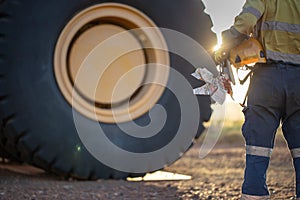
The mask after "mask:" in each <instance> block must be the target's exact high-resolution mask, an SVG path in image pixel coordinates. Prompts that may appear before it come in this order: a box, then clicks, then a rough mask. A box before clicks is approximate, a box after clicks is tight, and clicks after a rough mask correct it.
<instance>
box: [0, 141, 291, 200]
mask: <svg viewBox="0 0 300 200" xmlns="http://www.w3.org/2000/svg"><path fill="white" fill-rule="evenodd" d="M199 149H200V144H198V145H195V146H194V147H193V148H192V149H190V150H189V151H188V153H186V154H185V155H184V156H183V157H182V158H181V159H180V160H178V161H177V162H176V163H174V164H173V165H172V166H170V167H167V168H166V169H165V170H166V171H170V172H176V173H181V174H187V175H191V176H192V180H188V181H148V182H147V181H142V182H129V181H125V180H98V181H76V180H62V179H61V178H58V177H56V176H54V175H50V174H47V173H45V172H44V171H42V170H39V169H36V168H32V167H29V166H26V165H17V166H16V165H15V164H10V163H6V164H4V163H2V164H1V165H0V199H12V200H15V199H104V200H106V199H159V200H160V199H239V197H240V186H241V184H242V181H243V169H244V165H245V163H244V158H245V151H244V144H243V140H242V139H241V138H238V139H237V140H235V141H234V142H232V141H227V142H226V141H225V142H224V141H220V142H219V143H218V145H217V146H216V147H215V148H214V149H213V151H212V152H210V153H209V155H208V156H206V157H205V158H204V159H200V158H199ZM268 184H269V190H270V192H271V194H272V196H271V199H294V192H295V190H294V172H293V167H292V162H291V158H290V156H289V151H288V149H287V147H286V144H285V142H284V141H283V139H282V138H281V137H279V138H278V139H277V141H276V147H275V150H274V152H273V155H272V159H271V163H270V168H269V171H268Z"/></svg>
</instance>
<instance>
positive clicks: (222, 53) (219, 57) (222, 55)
mask: <svg viewBox="0 0 300 200" xmlns="http://www.w3.org/2000/svg"><path fill="white" fill-rule="evenodd" d="M228 57H229V52H228V51H226V50H225V49H224V48H220V49H218V50H217V51H215V61H216V62H217V63H218V64H220V63H222V62H223V61H224V60H226V59H227V58H228Z"/></svg>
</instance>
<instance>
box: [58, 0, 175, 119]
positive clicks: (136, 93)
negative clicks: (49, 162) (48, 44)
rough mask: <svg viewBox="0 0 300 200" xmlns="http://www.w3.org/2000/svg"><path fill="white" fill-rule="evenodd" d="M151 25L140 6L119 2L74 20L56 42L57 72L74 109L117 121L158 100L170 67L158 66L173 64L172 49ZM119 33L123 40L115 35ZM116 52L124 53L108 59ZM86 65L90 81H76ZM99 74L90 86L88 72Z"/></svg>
mask: <svg viewBox="0 0 300 200" xmlns="http://www.w3.org/2000/svg"><path fill="white" fill-rule="evenodd" d="M146 27H156V25H155V24H154V22H153V21H152V20H151V19H150V18H149V17H147V16H146V15H145V14H143V13H142V12H140V11H138V10H137V9H135V8H132V7H130V6H127V5H123V4H117V3H104V4H99V5H95V6H92V7H89V8H87V9H85V10H83V11H82V12H80V13H79V14H77V15H76V16H74V17H73V18H72V19H71V20H70V21H69V23H68V24H67V25H66V26H65V28H64V30H63V31H62V33H61V34H60V36H59V39H58V41H57V44H56V49H55V55H54V72H55V77H56V80H57V83H58V85H59V88H60V91H61V92H62V94H63V96H64V97H65V99H66V100H67V101H68V102H69V104H70V105H72V107H73V108H75V109H76V110H77V111H78V112H80V113H81V114H83V115H85V116H86V117H89V118H91V119H94V120H97V121H101V122H105V123H116V122H126V121H131V120H133V119H136V118H138V117H140V116H141V115H143V114H145V113H146V112H148V111H149V110H150V109H151V108H152V107H153V106H154V105H155V103H156V102H157V101H158V100H159V98H160V97H161V96H162V94H163V91H164V89H165V87H164V85H166V84H167V81H168V76H169V70H168V68H167V67H159V66H169V54H168V50H167V45H166V42H165V39H164V37H163V35H162V33H161V32H160V31H159V29H158V28H146ZM132 30H134V31H132ZM114 37H116V38H117V41H118V42H115V41H116V40H114V39H112V40H111V39H110V38H114ZM107 41H108V44H106V45H102V46H101V44H103V43H107ZM109 42H111V43H109ZM132 49H134V50H133V51H132ZM127 50H128V53H126V54H121V53H122V52H126V51H127ZM114 54H115V55H119V54H120V56H117V57H116V59H114V60H113V62H109V64H108V65H107V64H105V63H107V62H108V61H107V60H106V59H108V58H111V57H112V56H113V55H114ZM89 55H93V56H89ZM95 57H97V58H99V59H93V58H95ZM153 64H154V65H157V66H156V67H153ZM91 65H92V67H91ZM85 67H90V68H89V71H88V72H87V73H85V74H84V76H85V77H84V80H86V81H79V82H77V81H76V78H77V76H78V74H79V73H80V70H81V68H85ZM95 74H101V76H100V77H97V78H98V81H97V84H96V85H93V86H91V85H90V84H89V77H93V76H95ZM149 83H150V84H149ZM151 83H153V84H151ZM157 83H159V84H157ZM74 96H76V98H74Z"/></svg>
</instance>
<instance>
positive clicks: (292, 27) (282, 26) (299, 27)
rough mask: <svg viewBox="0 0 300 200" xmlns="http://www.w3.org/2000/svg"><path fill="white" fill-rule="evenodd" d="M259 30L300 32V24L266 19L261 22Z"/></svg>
mask: <svg viewBox="0 0 300 200" xmlns="http://www.w3.org/2000/svg"><path fill="white" fill-rule="evenodd" d="M261 30H263V31H285V32H290V33H300V24H289V23H286V22H275V21H272V22H271V21H266V22H263V23H262V25H261Z"/></svg>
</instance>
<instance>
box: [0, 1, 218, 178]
mask: <svg viewBox="0 0 300 200" xmlns="http://www.w3.org/2000/svg"><path fill="white" fill-rule="evenodd" d="M204 9H205V7H204V5H203V3H202V2H201V1H198V0H190V1H182V0H163V1H160V0H115V1H105V0H63V1H59V0H53V1H42V0H38V1H33V0H26V1H25V0H15V1H9V0H1V1H0V46H1V48H0V65H1V68H0V83H1V84H0V121H1V133H0V134H1V137H0V138H1V140H0V144H1V148H0V151H2V150H1V149H4V150H3V154H4V152H5V155H7V154H6V152H9V154H11V155H12V156H13V157H16V158H18V159H20V160H22V161H24V162H27V163H29V164H32V165H35V166H37V167H40V168H43V169H45V170H46V171H49V172H53V173H56V174H58V175H60V176H65V177H75V178H79V179H98V178H104V179H106V178H115V179H120V178H126V177H128V176H137V175H141V174H144V173H146V172H148V170H145V171H141V172H136V171H134V172H130V171H122V170H119V169H115V168H113V167H110V166H108V165H107V164H105V163H102V162H101V161H99V159H96V158H95V156H93V155H92V154H91V153H90V151H89V150H88V149H87V148H86V146H85V145H84V144H83V142H82V138H80V135H79V134H78V131H81V132H82V131H83V132H85V133H86V134H87V135H93V134H90V132H93V131H94V130H93V129H92V128H91V126H93V125H95V124H97V125H99V126H100V127H101V130H103V131H104V132H105V135H106V138H108V139H109V140H110V142H111V143H113V144H114V145H117V146H118V147H119V148H121V149H124V150H126V151H130V152H133V153H136V154H139V153H148V152H152V151H156V150H159V149H160V148H162V147H163V146H164V145H166V144H168V143H169V142H170V141H171V140H172V139H173V138H174V137H175V134H176V133H177V130H178V127H179V124H180V120H181V119H180V118H181V111H180V109H179V107H180V105H179V101H178V100H177V99H176V94H174V93H173V92H172V91H170V90H169V89H168V88H164V87H161V86H160V87H158V86H155V84H153V85H151V84H150V85H149V86H146V87H141V86H140V85H141V83H143V81H144V79H146V78H147V79H151V78H152V79H155V80H158V81H159V82H163V83H166V84H172V83H174V82H176V80H174V78H173V77H172V75H170V73H169V71H168V70H165V68H163V69H160V68H158V69H157V68H155V69H153V70H152V69H149V68H146V67H141V68H140V69H139V70H137V71H136V72H134V73H133V74H132V76H131V77H130V78H128V79H126V78H125V80H124V82H122V83H125V84H122V85H126V83H127V82H131V81H132V80H134V81H133V83H131V84H132V85H131V86H128V87H125V88H124V87H122V86H120V87H121V89H119V91H122V92H119V93H118V94H120V95H116V97H115V96H114V97H111V96H112V95H113V94H112V92H111V91H110V90H112V88H114V84H116V81H115V80H114V76H116V77H117V79H121V78H123V77H122V75H123V74H122V73H127V72H128V71H130V70H132V69H133V68H132V66H131V65H139V64H141V63H142V64H145V63H147V64H148V63H152V62H154V63H155V62H159V63H161V64H162V65H170V66H171V68H172V69H175V70H176V71H178V72H179V73H180V74H182V75H183V76H184V77H185V78H186V79H187V80H188V81H189V84H190V87H191V88H194V87H199V86H200V85H201V84H203V83H200V82H199V81H198V80H194V79H193V78H192V77H190V74H191V73H192V72H193V71H194V70H195V68H194V66H193V65H192V64H191V63H189V62H187V61H186V60H185V59H184V58H182V57H181V56H178V55H176V54H175V53H168V52H166V51H156V50H153V49H152V48H151V47H152V46H151V45H153V44H152V43H155V45H158V46H159V48H165V47H167V48H168V46H170V45H172V44H171V42H170V40H169V38H168V36H166V35H165V33H162V32H161V31H160V30H154V32H153V33H151V34H148V33H147V31H146V32H145V33H144V32H143V30H142V31H141V32H138V33H135V32H132V33H130V32H128V30H131V29H136V28H141V27H153V26H154V27H163V28H167V29H171V30H174V31H178V32H180V33H183V34H185V35H187V36H189V37H191V38H193V40H195V41H197V42H198V43H199V44H201V45H202V46H203V47H204V48H206V49H207V50H209V49H210V48H211V47H212V46H213V45H214V44H215V43H216V36H215V34H214V33H212V32H211V27H212V23H211V19H210V17H209V16H208V15H207V14H206V13H204ZM126 30H127V33H125V34H124V35H123V36H122V37H123V40H118V39H117V41H118V43H117V45H119V46H121V48H123V47H124V48H125V50H126V48H127V46H132V48H136V47H140V48H139V49H142V50H136V51H134V52H133V53H132V54H131V52H130V53H128V55H127V54H126V55H125V58H124V59H123V58H121V59H120V60H119V61H116V64H115V65H116V66H120V63H121V65H122V66H123V64H124V65H126V66H125V67H127V68H129V70H127V71H125V72H120V69H119V68H118V69H117V70H116V69H115V68H114V69H112V70H110V71H109V70H108V71H106V70H104V71H105V73H107V74H104V76H105V77H106V78H104V79H105V80H102V79H101V80H100V82H101V81H103V82H104V83H101V84H102V85H97V87H96V92H95V90H94V96H93V95H92V93H91V92H90V91H89V89H90V88H89V86H90V85H89V84H87V85H85V84H84V83H82V82H80V80H79V85H76V88H75V89H74V87H73V86H74V85H75V82H76V81H77V75H78V73H79V68H80V67H81V66H82V63H84V62H89V60H88V59H87V61H86V58H87V57H88V56H90V55H91V57H93V56H94V57H93V58H95V55H94V54H96V58H98V59H97V61H94V63H93V64H96V65H97V64H98V63H102V62H106V61H105V60H106V56H109V55H111V54H109V50H108V49H109V48H110V47H111V46H105V45H104V46H105V47H103V48H108V49H104V50H103V49H101V48H102V47H98V46H99V44H100V43H101V42H103V41H106V40H107V39H109V38H110V36H114V35H118V34H120V35H122V34H123V32H124V31H125V32H126ZM122 37H121V38H122ZM147 41H148V42H149V41H150V42H149V43H150V44H148V43H147ZM147 45H150V48H149V49H150V50H147V49H146V50H145V49H143V47H144V46H147ZM155 45H154V46H155ZM100 46H101V45H100ZM99 48H100V49H99ZM95 49H96V50H95ZM92 50H93V51H92ZM94 50H95V51H94ZM97 51H98V52H97ZM117 51H118V50H117ZM107 52H108V53H107ZM193 53H194V54H195V55H191V57H198V55H197V52H191V54H193ZM132 57H133V58H134V59H132ZM91 60H92V59H91ZM91 62H92V61H91ZM125 63H127V64H125ZM128 63H129V64H128ZM199 64H201V62H200V63H199ZM112 65H113V64H112ZM100 68H101V67H100ZM112 68H113V67H112ZM151 70H152V71H151ZM91 71H92V70H91ZM133 71H134V70H133ZM119 72H120V73H121V74H120V73H119ZM91 73H93V71H92V72H90V71H88V75H89V76H91V77H93V74H91ZM103 73H104V72H103ZM149 74H150V75H149ZM145 77H146V78H145ZM86 78H87V79H85V81H87V82H88V81H89V80H90V79H92V78H90V77H86ZM115 79H116V78H115ZM110 81H112V82H110ZM114 81H115V82H114ZM126 81H127V82H126ZM80 84H82V85H80ZM99 84H100V83H99ZM103 85H104V86H103ZM73 89H74V90H73ZM74 91H75V92H74ZM117 91H118V90H117ZM74 93H75V94H74ZM95 93H96V94H95ZM74 95H75V98H73V97H74ZM93 98H94V99H93ZM110 98H111V99H110ZM132 99H133V100H132ZM127 100H128V101H130V103H131V104H132V105H133V106H136V107H137V111H136V110H134V109H133V110H134V111H132V110H130V109H129V114H128V113H126V112H124V108H123V105H122V103H123V102H126V101H127ZM131 100H132V101H131ZM131 104H130V105H131ZM155 104H159V105H161V106H162V107H164V112H165V113H166V116H167V118H166V121H165V123H164V124H163V127H162V128H161V129H160V130H158V133H157V134H156V135H154V136H152V137H146V138H142V137H134V136H132V135H129V134H127V133H126V131H125V132H124V129H122V128H120V127H119V126H118V125H117V124H122V125H124V126H125V127H127V128H128V129H129V130H131V128H132V127H131V126H134V125H138V126H141V127H144V126H147V125H148V124H149V123H150V121H151V120H150V117H151V119H156V118H159V117H160V116H159V115H160V114H161V112H158V114H157V112H155V111H153V112H152V111H151V112H150V114H149V111H150V110H151V109H152V108H153V107H154V105H155ZM210 104H211V100H210V98H209V97H207V96H198V97H197V105H198V107H199V109H200V116H199V119H197V120H198V121H199V124H198V130H196V132H197V133H195V137H198V136H199V135H200V134H201V133H202V132H203V130H204V126H203V122H206V121H208V120H209V119H210V116H211V112H212V111H211V108H210ZM112 108H114V109H115V108H116V115H112ZM130 108H131V107H130ZM91 110H92V111H94V112H95V113H93V112H91ZM125 111H126V110H125ZM124 113H125V114H124ZM75 115H76V116H77V119H79V120H81V121H83V122H84V123H85V124H86V127H85V129H83V130H78V129H80V128H78V127H76V122H74V118H76V117H74V116H75ZM128 116H130V117H128ZM133 122H134V123H133ZM132 124H134V125H132ZM89 125H91V126H89ZM81 128H82V127H81ZM141 130H142V129H141ZM191 131H192V130H191ZM133 132H134V131H133ZM137 134H143V133H142V132H141V133H137ZM88 139H89V140H94V138H88ZM191 143H192V141H191ZM181 151H183V152H184V151H186V149H182V150H181ZM183 152H182V153H183ZM114 153H115V152H113V151H111V152H110V151H109V150H107V149H106V150H105V154H106V156H109V157H111V159H114ZM107 154H108V155H107ZM180 155H181V154H180ZM180 155H178V156H177V158H179V157H180ZM177 158H176V159H177ZM176 159H175V160H176ZM100 160H101V159H100ZM171 161H174V160H171ZM120 162H121V161H120ZM165 164H170V161H168V160H167V161H166V162H165V163H164V164H163V165H162V166H161V168H163V167H164V165H165ZM120 165H122V163H120ZM149 170H152V169H151V167H149Z"/></svg>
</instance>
